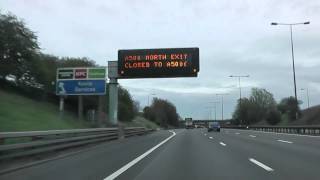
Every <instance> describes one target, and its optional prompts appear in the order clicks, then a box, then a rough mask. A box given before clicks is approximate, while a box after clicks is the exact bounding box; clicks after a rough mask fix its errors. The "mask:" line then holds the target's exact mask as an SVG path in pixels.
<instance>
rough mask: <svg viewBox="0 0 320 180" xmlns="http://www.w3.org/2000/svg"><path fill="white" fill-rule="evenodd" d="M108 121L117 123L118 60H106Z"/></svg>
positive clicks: (113, 123) (112, 123)
mask: <svg viewBox="0 0 320 180" xmlns="http://www.w3.org/2000/svg"><path fill="white" fill-rule="evenodd" d="M108 77H109V78H110V81H109V85H108V86H109V122H110V123H111V125H118V62H117V61H108Z"/></svg>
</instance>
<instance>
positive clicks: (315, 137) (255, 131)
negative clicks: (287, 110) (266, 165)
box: [237, 129, 320, 138]
mask: <svg viewBox="0 0 320 180" xmlns="http://www.w3.org/2000/svg"><path fill="white" fill-rule="evenodd" d="M237 131H253V132H259V133H269V134H281V135H282V134H283V135H288V136H304V137H312V138H320V136H312V135H304V134H289V133H276V132H265V131H257V130H240V129H237Z"/></svg>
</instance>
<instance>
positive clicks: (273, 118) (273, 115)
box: [266, 109, 281, 125]
mask: <svg viewBox="0 0 320 180" xmlns="http://www.w3.org/2000/svg"><path fill="white" fill-rule="evenodd" d="M266 121H267V122H268V123H269V124H271V125H276V124H278V123H279V122H280V121H281V112H280V111H279V110H277V109H273V110H271V111H269V112H268V113H267V117H266Z"/></svg>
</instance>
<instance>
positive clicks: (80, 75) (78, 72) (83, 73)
mask: <svg viewBox="0 0 320 180" xmlns="http://www.w3.org/2000/svg"><path fill="white" fill-rule="evenodd" d="M75 78H76V79H85V78H87V69H75Z"/></svg>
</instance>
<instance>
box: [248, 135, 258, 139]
mask: <svg viewBox="0 0 320 180" xmlns="http://www.w3.org/2000/svg"><path fill="white" fill-rule="evenodd" d="M249 136H250V137H253V138H255V137H257V136H254V135H251V134H250V135H249Z"/></svg>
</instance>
